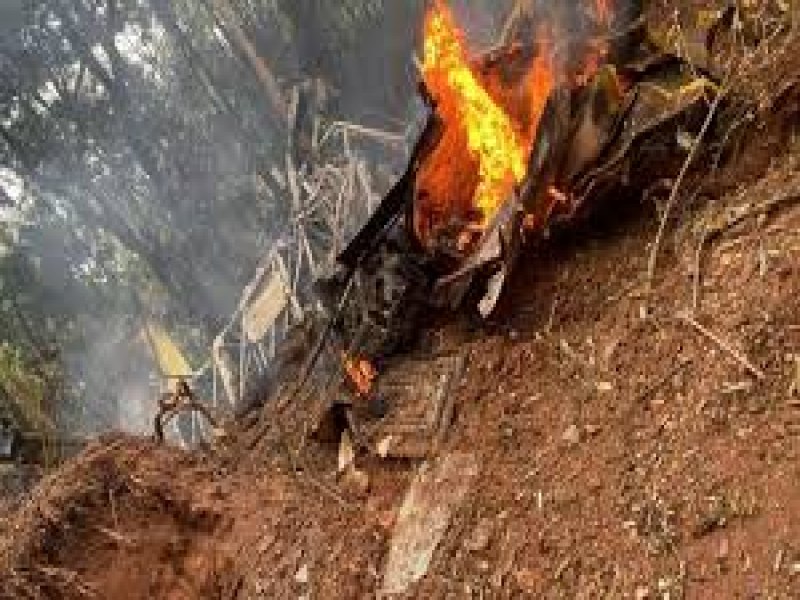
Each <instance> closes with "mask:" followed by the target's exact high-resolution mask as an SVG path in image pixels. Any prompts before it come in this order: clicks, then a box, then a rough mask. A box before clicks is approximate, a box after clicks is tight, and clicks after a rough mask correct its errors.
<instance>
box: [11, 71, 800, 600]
mask: <svg viewBox="0 0 800 600" xmlns="http://www.w3.org/2000/svg"><path fill="white" fill-rule="evenodd" d="M799 72H800V71H799ZM781 106H782V108H781V110H780V111H778V112H779V113H780V114H777V113H776V114H775V115H773V117H770V118H767V119H765V120H764V121H763V122H759V123H758V124H757V125H751V127H753V132H752V134H751V136H750V141H749V142H748V143H746V144H744V145H742V146H741V148H746V150H745V151H741V152H740V154H739V155H738V158H736V159H735V160H732V161H731V162H730V163H729V165H728V166H727V167H725V168H724V169H721V170H720V171H719V172H717V173H714V174H709V173H704V174H703V176H702V178H698V177H694V178H690V180H689V181H687V182H686V185H685V187H684V189H685V190H687V191H686V192H685V193H684V194H682V195H681V198H682V202H681V203H679V205H678V207H677V208H676V209H675V210H674V211H673V214H672V219H671V220H670V226H669V228H668V229H667V233H666V235H665V236H664V238H663V240H662V242H661V245H660V260H659V262H658V268H657V270H656V277H655V280H654V281H653V283H652V286H648V285H647V282H646V281H645V277H644V275H645V273H646V271H647V262H648V254H649V251H650V248H651V244H652V243H653V240H654V239H655V237H656V229H657V221H658V217H659V214H658V211H657V210H655V207H654V205H653V202H652V200H648V201H641V202H639V201H636V202H632V203H628V204H625V205H624V206H623V205H613V204H612V205H607V206H606V207H605V209H604V211H603V212H602V213H601V214H598V216H597V217H595V218H593V219H591V220H590V221H588V222H587V223H585V224H584V225H582V226H580V227H578V228H577V229H573V230H572V231H570V232H569V233H566V234H559V235H555V236H554V237H553V238H552V239H551V240H549V242H548V243H547V244H544V245H542V246H541V247H540V248H538V249H534V250H531V252H530V253H529V254H528V255H527V256H525V257H524V258H523V260H521V261H520V268H519V269H518V271H517V273H516V278H515V280H514V283H513V286H512V289H511V290H509V292H508V293H507V295H506V297H505V299H504V300H503V306H502V307H501V309H500V312H499V315H498V316H497V317H495V318H494V320H493V321H492V322H491V323H489V324H486V325H483V326H480V327H476V326H475V325H474V324H471V323H469V322H468V321H467V320H466V319H457V320H455V321H453V320H451V321H449V322H447V323H445V324H443V325H442V327H441V329H440V330H438V331H436V332H435V337H436V338H437V339H438V340H439V341H438V344H439V349H441V350H453V349H456V348H457V349H459V350H460V351H462V352H465V353H466V355H467V357H468V360H467V365H468V367H467V369H466V371H465V373H464V376H463V380H462V382H461V384H460V386H459V387H458V389H457V390H456V392H455V393H456V399H455V401H456V415H455V420H454V424H453V426H452V428H451V430H450V432H449V435H448V438H447V442H446V444H445V448H444V449H443V452H450V451H465V452H470V453H473V454H474V455H475V457H476V459H477V461H478V464H479V465H480V473H479V475H478V477H477V478H476V480H475V483H474V485H473V486H472V487H471V489H470V491H469V492H468V494H467V498H466V500H465V502H464V503H463V504H462V505H461V506H460V508H459V509H458V510H457V512H456V513H455V514H454V515H453V518H452V520H451V522H450V526H449V528H448V530H447V532H446V533H445V536H444V538H443V540H442V542H441V543H440V544H439V546H438V548H437V550H436V552H435V554H434V556H433V560H432V562H431V565H430V569H429V571H428V573H427V575H426V576H425V577H424V578H423V579H422V581H420V582H419V584H418V585H417V586H416V587H412V588H411V590H410V591H409V594H408V597H410V598H411V597H413V598H470V597H475V598H521V597H532V598H601V597H605V598H640V599H643V598H698V599H705V598H720V599H727V598H787V599H789V598H798V597H800V272H798V269H800V267H798V265H800V207H798V204H799V203H800V161H798V160H796V159H795V158H794V157H795V156H800V147H797V145H796V144H795V143H794V142H793V141H792V140H793V139H794V134H793V131H792V130H793V127H794V125H793V123H795V122H796V115H797V99H796V98H794V99H793V100H791V99H789V98H788V97H786V98H782V100H781ZM787 114H789V115H792V116H791V117H787V116H786V115H787ZM701 184H702V185H701ZM690 192H698V193H697V194H694V195H692V194H691V193H690ZM691 198H693V200H691ZM663 199H664V198H663V197H660V198H658V199H657V205H658V206H659V207H660V208H663ZM764 203H767V204H769V207H767V206H766V205H765V204H764ZM759 207H763V208H764V210H760V209H759ZM767 208H768V209H767ZM736 211H738V212H736ZM731 214H738V215H739V218H738V220H737V221H736V223H732V221H731V218H730V215H731ZM703 232H707V233H708V232H710V233H709V235H707V236H706V239H707V241H706V243H705V244H704V245H703V246H702V248H703V251H702V252H700V253H698V251H697V250H698V245H699V242H700V240H701V239H703ZM698 254H699V256H700V260H699V261H698V259H697V257H698ZM698 264H699V267H700V273H701V275H702V276H701V277H700V278H699V282H696V281H695V280H696V278H695V275H694V274H695V270H696V265H698ZM695 296H696V297H697V306H696V310H695V311H694V313H692V314H693V316H691V317H689V316H686V315H683V313H685V312H686V311H687V310H688V309H691V308H692V307H693V304H694V302H695V300H694V298H695ZM682 315H683V316H682ZM271 419H274V420H276V421H280V419H281V415H275V414H272V415H271V414H268V415H267V420H268V421H269V420H271ZM336 450H337V449H336V447H335V445H329V444H323V443H319V442H314V441H308V443H307V444H306V446H305V447H304V449H303V451H302V453H301V456H300V459H301V460H302V466H303V471H302V473H299V474H295V473H294V469H292V468H291V466H290V461H289V460H288V459H287V452H286V445H285V444H284V443H282V442H281V441H280V437H279V436H278V435H277V433H275V432H271V434H270V435H267V436H266V438H264V439H263V440H262V441H261V443H259V444H257V445H256V446H255V448H251V449H247V450H242V449H241V448H240V449H239V450H237V451H236V452H228V453H223V454H221V455H213V454H209V455H204V454H199V453H198V454H188V453H185V452H182V451H178V450H175V449H170V448H165V447H160V446H157V445H156V444H154V443H153V442H151V441H148V440H143V439H135V438H131V437H124V436H111V437H107V438H104V439H101V440H99V441H98V442H96V443H94V444H92V445H91V446H90V447H89V448H88V449H87V450H86V451H85V452H83V453H82V454H81V455H80V456H78V457H77V458H76V459H74V460H72V461H70V462H69V463H68V464H67V465H65V466H64V467H63V468H61V469H60V470H59V471H57V472H54V473H52V474H51V475H49V476H48V477H47V478H46V479H45V480H44V481H43V482H42V483H41V484H40V485H39V486H38V487H37V488H36V490H35V491H34V493H33V494H32V496H31V499H30V500H29V501H27V502H26V503H24V504H23V506H22V507H21V508H20V509H19V510H17V511H16V512H15V513H14V514H12V515H10V516H9V517H7V518H0V598H109V599H117V598H142V599H144V598H169V599H184V598H185V599H190V598H226V599H227V598H326V599H327V598H368V597H373V596H375V595H376V593H377V590H378V589H379V587H380V580H381V572H382V568H383V564H384V560H385V557H386V554H387V550H388V547H389V542H390V537H391V534H392V526H393V523H394V522H395V519H396V517H397V511H398V508H399V506H400V504H401V502H402V499H403V496H404V494H405V490H406V489H407V486H408V483H409V481H410V480H411V478H412V476H413V474H414V472H415V469H416V468H417V465H418V463H416V462H414V461H396V460H395V461H388V460H378V459H375V458H369V457H365V456H358V457H357V459H356V461H357V464H358V467H359V468H360V469H363V470H364V471H365V472H366V473H367V474H368V476H369V489H368V490H366V491H364V490H363V489H358V488H357V486H351V485H347V484H346V482H343V481H341V480H339V479H338V478H337V475H336V454H337V452H336Z"/></svg>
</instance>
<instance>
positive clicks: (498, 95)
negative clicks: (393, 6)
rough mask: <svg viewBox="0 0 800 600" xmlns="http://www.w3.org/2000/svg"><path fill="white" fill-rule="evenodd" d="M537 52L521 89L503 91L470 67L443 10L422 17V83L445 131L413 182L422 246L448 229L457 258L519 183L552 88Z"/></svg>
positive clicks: (504, 87)
mask: <svg viewBox="0 0 800 600" xmlns="http://www.w3.org/2000/svg"><path fill="white" fill-rule="evenodd" d="M542 45H543V44H540V46H542ZM541 50H542V48H540V53H539V54H538V55H537V56H535V57H534V58H533V60H532V61H530V64H529V65H528V67H527V72H526V73H525V75H524V77H523V78H522V79H521V81H519V82H517V83H516V85H511V86H507V85H504V84H503V82H502V81H501V80H502V77H501V76H492V75H491V74H489V73H482V72H480V71H479V69H477V68H476V66H475V65H474V64H473V63H472V62H471V60H470V58H469V56H468V53H467V49H466V44H465V40H464V36H463V33H462V32H461V31H460V30H459V28H458V26H457V25H456V22H455V19H454V17H453V15H452V13H451V12H450V10H449V9H448V8H447V7H446V6H445V5H444V4H443V2H441V1H439V2H437V3H436V4H435V5H434V6H433V7H432V8H431V10H430V11H429V12H428V14H427V16H426V20H425V42H424V60H423V77H424V80H425V84H426V85H427V87H428V90H429V91H430V93H431V95H432V97H433V99H434V101H435V102H436V104H437V113H438V115H439V116H440V117H441V118H442V120H443V121H444V131H443V137H442V139H441V140H440V142H439V144H438V145H437V147H436V149H435V150H434V151H433V153H432V155H431V156H430V157H429V158H428V160H427V161H426V162H425V164H423V165H422V167H421V169H420V173H419V176H418V180H417V181H418V190H419V193H420V194H421V196H422V201H421V204H423V205H424V206H423V210H421V211H419V212H418V214H416V215H415V229H416V231H417V234H418V236H419V238H420V239H421V240H423V242H431V240H430V239H429V236H430V235H431V234H436V233H437V230H440V229H449V228H451V227H455V228H456V230H457V238H458V240H459V241H458V250H459V251H461V250H463V249H464V247H465V246H468V245H469V240H470V239H474V235H475V234H480V232H481V231H482V230H483V229H484V228H485V227H486V225H487V224H488V223H489V222H490V221H491V219H492V217H493V216H494V215H495V214H496V212H497V210H498V208H499V207H500V206H501V205H502V203H503V202H505V201H506V200H507V199H508V197H509V195H510V194H511V193H512V191H513V189H514V186H515V185H516V184H518V183H520V182H521V181H522V180H523V179H524V177H525V173H526V168H527V162H528V156H529V154H530V150H531V146H532V144H533V140H534V139H535V135H536V130H537V127H538V122H539V118H540V116H541V114H542V111H543V109H544V105H545V102H546V100H547V98H548V96H549V94H550V91H551V90H552V88H553V85H554V77H553V71H552V67H551V64H550V61H549V59H548V57H547V55H546V53H545V52H541Z"/></svg>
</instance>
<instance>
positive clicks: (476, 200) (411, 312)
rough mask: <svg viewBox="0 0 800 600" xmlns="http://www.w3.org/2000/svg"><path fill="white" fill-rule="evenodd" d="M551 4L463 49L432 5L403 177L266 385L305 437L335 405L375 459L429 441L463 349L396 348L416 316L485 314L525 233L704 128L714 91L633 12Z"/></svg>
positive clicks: (454, 29) (564, 219)
mask: <svg viewBox="0 0 800 600" xmlns="http://www.w3.org/2000/svg"><path fill="white" fill-rule="evenodd" d="M564 4H566V5H569V8H565V9H564V10H563V11H561V12H558V11H556V12H555V14H554V12H553V11H552V9H550V10H549V11H547V13H546V14H537V11H536V10H535V9H534V10H533V11H532V12H531V13H530V14H523V15H521V16H520V17H519V18H518V19H516V20H515V21H514V22H513V24H512V26H511V27H510V28H509V29H508V31H507V32H506V35H505V40H504V41H503V43H501V44H500V45H499V46H498V47H497V48H496V49H494V50H492V51H490V52H489V53H487V54H486V55H484V56H480V57H478V58H476V59H473V58H471V57H470V56H469V55H468V52H467V47H466V43H465V40H464V36H463V34H462V33H461V31H460V30H459V28H458V26H457V24H456V21H455V19H454V16H453V15H452V13H451V12H450V11H449V9H448V8H447V7H446V6H445V5H444V4H443V3H442V2H437V3H435V4H434V5H433V6H432V7H431V8H430V10H429V11H428V14H427V16H426V21H425V36H424V56H423V60H422V64H421V72H422V81H421V82H420V93H421V96H422V98H423V99H424V101H425V104H426V106H427V116H426V119H425V126H424V128H423V130H422V133H421V135H420V136H419V138H418V141H417V142H416V145H415V146H414V148H413V151H412V153H411V158H410V160H409V163H408V167H407V169H406V171H405V173H404V174H403V175H402V177H401V178H400V179H399V181H398V182H397V183H396V185H394V187H393V188H392V189H391V191H390V192H389V193H388V194H387V196H386V197H385V198H384V199H383V201H382V202H381V204H380V205H379V206H378V208H377V209H376V210H375V212H374V213H373V214H372V216H371V218H370V219H369V221H368V222H367V223H366V224H365V225H364V226H363V228H362V229H361V230H360V231H359V232H358V234H357V235H356V236H355V238H354V239H353V240H352V241H351V243H350V244H349V246H348V247H347V248H346V249H345V250H344V251H343V252H342V253H341V255H340V256H339V259H338V265H337V269H336V271H335V272H334V273H333V274H332V275H330V276H329V277H327V278H325V279H324V280H322V281H319V282H318V292H319V296H320V298H321V299H322V304H323V305H324V307H325V310H324V314H323V315H322V316H321V317H318V318H317V319H316V321H315V322H314V323H312V324H311V325H310V326H308V327H306V328H305V330H304V331H305V335H306V337H305V338H304V341H303V343H301V344H300V345H299V346H298V345H297V344H295V346H296V349H297V348H302V351H301V352H300V355H301V357H300V359H299V360H298V358H297V356H296V354H297V353H296V352H295V353H294V355H293V356H295V358H294V361H295V363H296V364H299V365H300V366H299V367H297V369H298V370H299V372H298V371H295V372H293V373H292V371H291V369H288V370H286V369H285V371H288V372H286V373H284V377H285V378H286V379H287V381H288V379H289V378H292V382H291V384H288V383H286V384H284V385H283V386H281V388H280V391H279V392H278V393H279V395H283V396H284V398H283V400H281V399H280V398H279V399H278V400H277V402H278V404H279V405H286V404H288V403H292V404H294V405H295V410H301V409H302V411H303V412H304V419H305V420H306V422H309V420H310V422H311V424H312V429H314V430H315V431H319V430H323V429H325V427H326V426H325V423H326V422H327V423H330V422H332V421H331V419H327V418H326V417H329V416H331V415H334V414H336V415H339V416H340V417H343V418H340V419H338V422H339V423H340V424H346V425H345V426H346V427H347V428H348V429H349V430H350V435H351V438H352V439H353V440H354V441H355V442H356V444H357V445H359V446H360V447H362V448H365V449H368V450H369V451H371V452H374V453H376V454H379V455H381V456H403V457H423V456H427V455H430V454H431V453H435V452H436V449H437V447H438V445H439V443H440V442H441V441H442V439H443V436H444V434H445V432H446V429H447V426H448V424H449V422H450V419H451V416H452V404H451V400H450V397H451V396H452V394H450V390H451V386H452V385H453V384H454V382H455V381H456V379H457V377H458V372H459V369H460V368H461V363H462V362H463V360H462V359H461V358H460V357H458V356H430V357H427V358H426V359H425V360H424V361H423V360H419V359H415V360H412V359H411V358H409V357H408V356H403V353H402V351H403V350H404V349H406V348H408V347H409V346H410V345H411V344H412V343H413V342H414V340H415V338H416V337H417V336H418V332H419V330H420V327H421V326H422V323H423V318H424V317H425V315H426V314H427V313H429V312H430V311H431V310H433V309H443V308H445V309H463V310H468V311H477V312H478V313H480V314H481V315H483V316H484V317H485V316H487V315H489V314H490V313H491V312H492V311H493V309H494V307H495V305H496V303H497V300H498V298H499V296H500V294H501V291H502V289H503V287H504V284H505V283H506V282H507V281H508V279H509V277H510V276H511V274H512V271H513V269H514V267H515V264H516V262H517V259H518V257H519V256H520V252H521V249H522V248H523V247H524V246H525V245H526V244H530V243H532V242H535V241H536V240H540V239H542V238H544V237H545V236H546V232H547V231H548V230H549V229H551V228H553V227H558V226H560V224H564V223H568V222H569V221H571V220H573V219H574V218H576V216H578V215H579V214H580V213H582V212H584V211H586V210H587V209H589V208H591V207H593V206H596V205H602V204H603V203H604V202H605V203H606V206H607V207H608V206H609V204H610V202H613V201H614V199H615V198H622V197H625V196H626V195H627V197H631V194H630V190H640V191H641V190H643V189H646V188H647V187H648V185H650V184H651V183H652V177H653V174H654V173H658V174H659V177H660V178H663V177H669V176H670V174H671V173H674V172H677V165H680V164H681V163H682V162H683V160H684V158H685V148H683V149H682V146H681V143H680V139H681V137H682V135H681V134H683V137H684V138H685V137H686V135H685V134H687V133H688V134H689V135H691V134H692V132H696V131H698V130H699V129H700V127H699V126H700V123H701V121H702V120H703V116H704V115H705V114H706V112H707V110H706V107H707V105H708V103H709V102H710V101H711V100H712V98H713V97H714V95H715V93H716V86H715V85H714V84H713V83H712V82H711V81H710V80H709V79H706V78H704V77H700V78H698V77H697V76H696V75H693V71H692V69H690V68H689V65H687V64H685V63H684V62H683V61H682V60H681V59H679V58H678V57H676V56H674V55H670V54H667V53H664V52H660V51H658V50H657V49H655V46H654V45H653V44H651V43H650V41H649V39H648V36H647V29H646V27H645V26H644V23H643V20H642V19H641V18H640V15H639V11H637V10H634V9H629V10H626V11H619V12H614V11H613V10H612V8H611V6H610V5H609V4H608V0H594V2H591V3H590V6H583V7H582V6H575V5H573V3H564ZM575 4H579V3H575ZM673 166H675V168H673ZM626 190H628V191H627V192H626ZM610 209H611V210H613V205H611V207H610ZM307 325H308V324H307ZM290 354H291V352H290ZM290 373H291V374H290ZM307 390H311V391H310V392H309V391H307ZM299 398H306V399H308V398H311V399H312V400H311V401H309V402H300V401H299ZM309 412H310V415H309V414H308V413H309Z"/></svg>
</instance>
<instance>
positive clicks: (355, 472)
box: [342, 465, 369, 496]
mask: <svg viewBox="0 0 800 600" xmlns="http://www.w3.org/2000/svg"><path fill="white" fill-rule="evenodd" d="M342 486H343V487H344V488H345V489H346V490H347V491H348V492H349V493H351V494H354V495H355V496H366V495H367V492H369V475H367V474H366V472H364V471H362V470H360V469H357V468H356V467H355V466H353V465H351V466H350V468H349V469H347V471H345V473H344V475H342Z"/></svg>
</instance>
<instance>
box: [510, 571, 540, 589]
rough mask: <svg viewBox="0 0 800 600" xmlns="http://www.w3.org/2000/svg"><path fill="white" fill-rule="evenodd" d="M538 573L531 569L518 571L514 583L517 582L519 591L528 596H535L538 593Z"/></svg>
mask: <svg viewBox="0 0 800 600" xmlns="http://www.w3.org/2000/svg"><path fill="white" fill-rule="evenodd" d="M536 580H537V577H536V572H535V571H533V570H531V569H518V570H517V571H516V572H515V573H514V581H516V583H517V586H518V587H519V589H520V590H521V591H522V592H524V593H526V594H530V595H532V594H534V593H535V591H536Z"/></svg>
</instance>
